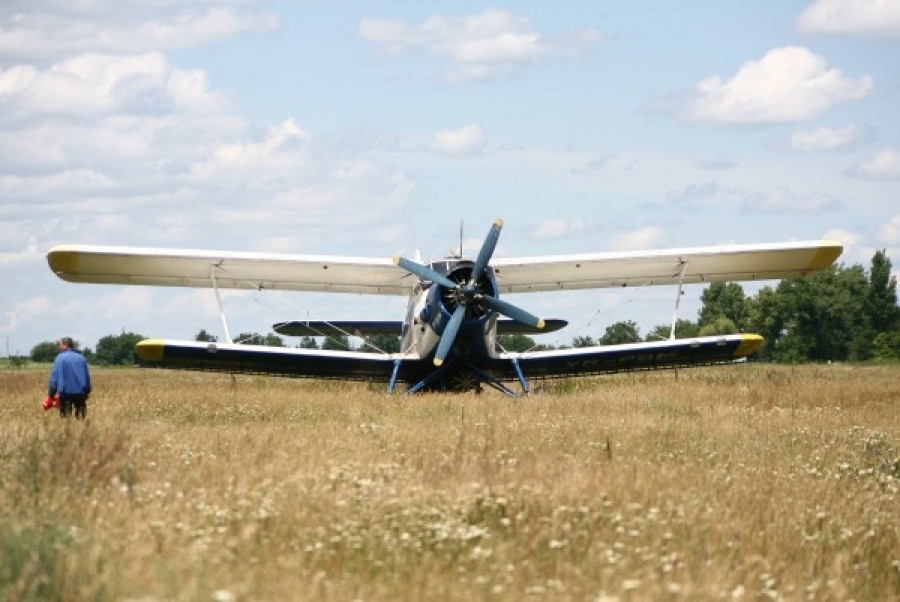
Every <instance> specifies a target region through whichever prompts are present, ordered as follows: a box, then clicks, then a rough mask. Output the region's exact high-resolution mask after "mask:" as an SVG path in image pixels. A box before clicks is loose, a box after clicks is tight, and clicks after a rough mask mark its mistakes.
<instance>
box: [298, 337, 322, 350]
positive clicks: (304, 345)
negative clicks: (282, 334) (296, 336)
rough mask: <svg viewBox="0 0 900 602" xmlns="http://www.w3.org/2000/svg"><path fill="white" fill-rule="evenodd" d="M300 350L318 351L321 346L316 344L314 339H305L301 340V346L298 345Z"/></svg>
mask: <svg viewBox="0 0 900 602" xmlns="http://www.w3.org/2000/svg"><path fill="white" fill-rule="evenodd" d="M297 347H299V348H300V349H318V348H319V344H318V343H317V342H316V339H314V338H313V337H303V338H302V339H300V344H299V345H297Z"/></svg>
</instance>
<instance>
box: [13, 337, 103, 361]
mask: <svg viewBox="0 0 900 602" xmlns="http://www.w3.org/2000/svg"><path fill="white" fill-rule="evenodd" d="M80 347H81V343H79V342H78V341H72V349H74V350H75V351H79V352H81V353H83V354H84V356H85V357H86V358H87V359H88V360H90V359H91V358H92V357H93V356H94V354H93V352H92V351H91V350H90V348H85V349H84V350H83V351H82V350H81V349H80ZM58 353H59V341H43V342H41V343H38V344H37V345H35V346H34V347H32V348H31V353H30V354H29V356H30V357H31V361H33V362H52V361H53V360H55V359H56V355H57V354H58Z"/></svg>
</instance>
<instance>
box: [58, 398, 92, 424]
mask: <svg viewBox="0 0 900 602" xmlns="http://www.w3.org/2000/svg"><path fill="white" fill-rule="evenodd" d="M87 399H88V394H87V393H60V394H59V415H60V417H62V418H65V417H67V416H68V415H69V414H71V413H72V411H73V410H74V411H75V418H81V419H82V420H84V419H85V418H87Z"/></svg>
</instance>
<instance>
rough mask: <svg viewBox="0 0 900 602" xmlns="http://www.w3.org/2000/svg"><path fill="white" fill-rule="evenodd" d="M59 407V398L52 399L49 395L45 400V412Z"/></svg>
mask: <svg viewBox="0 0 900 602" xmlns="http://www.w3.org/2000/svg"><path fill="white" fill-rule="evenodd" d="M58 407H59V397H50V396H49V395H48V396H47V398H46V399H45V400H44V411H45V412H46V411H47V410H50V409H53V408H58Z"/></svg>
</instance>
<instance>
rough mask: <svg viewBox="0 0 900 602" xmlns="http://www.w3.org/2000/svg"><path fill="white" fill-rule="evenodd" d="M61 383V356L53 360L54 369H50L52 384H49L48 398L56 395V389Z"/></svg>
mask: <svg viewBox="0 0 900 602" xmlns="http://www.w3.org/2000/svg"><path fill="white" fill-rule="evenodd" d="M58 383H59V356H57V358H56V359H55V360H53V367H52V368H50V382H48V383H47V396H48V397H53V396H54V395H56V387H57V385H58Z"/></svg>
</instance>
